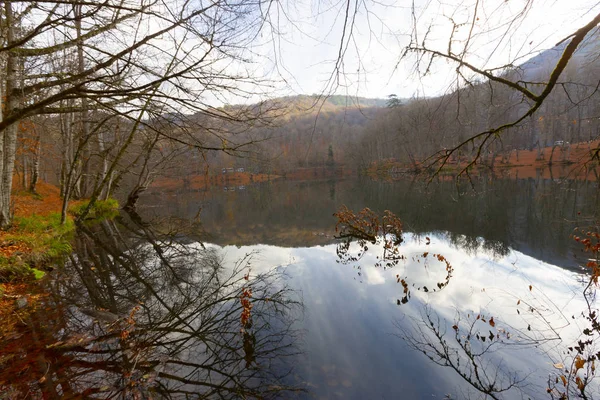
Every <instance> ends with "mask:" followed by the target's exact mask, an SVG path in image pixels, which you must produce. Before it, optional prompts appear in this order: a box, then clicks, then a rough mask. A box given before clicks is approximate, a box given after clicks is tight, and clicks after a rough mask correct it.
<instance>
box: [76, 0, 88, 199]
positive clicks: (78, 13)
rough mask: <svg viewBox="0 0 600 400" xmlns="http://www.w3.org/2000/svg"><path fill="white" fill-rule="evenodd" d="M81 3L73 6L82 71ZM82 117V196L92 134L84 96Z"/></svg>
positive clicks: (79, 61)
mask: <svg viewBox="0 0 600 400" xmlns="http://www.w3.org/2000/svg"><path fill="white" fill-rule="evenodd" d="M81 7H82V6H81V4H77V5H75V6H73V11H74V13H75V29H76V31H77V39H78V42H77V72H78V73H82V72H83V71H84V69H85V63H84V59H83V39H81V18H82V17H81V13H82V10H81ZM79 118H80V127H81V131H80V137H79V143H80V146H83V155H82V157H81V161H82V174H81V178H80V181H79V182H80V184H81V193H80V195H81V196H87V193H88V190H89V183H90V150H89V146H90V145H89V140H88V139H89V135H90V123H89V112H88V99H87V98H86V97H85V96H84V97H82V99H81V112H80V115H79Z"/></svg>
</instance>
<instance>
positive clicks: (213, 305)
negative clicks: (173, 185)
mask: <svg viewBox="0 0 600 400" xmlns="http://www.w3.org/2000/svg"><path fill="white" fill-rule="evenodd" d="M121 222H122V225H117V224H115V223H113V222H111V221H105V222H102V223H101V224H100V225H97V226H94V227H93V228H90V227H80V229H79V234H78V236H77V241H76V246H75V251H74V254H73V255H72V257H71V260H70V262H69V263H68V264H67V265H66V266H65V269H64V271H63V272H61V273H60V278H59V279H57V280H55V281H53V283H51V286H52V287H51V294H50V295H49V297H48V298H47V301H43V302H42V303H43V304H44V306H45V307H47V308H48V309H49V310H52V311H51V312H52V314H53V315H51V318H49V321H50V322H45V321H44V314H43V313H44V311H42V309H40V310H38V311H33V310H29V313H28V318H29V320H28V321H30V322H29V323H27V321H25V323H27V326H23V327H22V335H23V336H22V338H25V339H28V340H30V339H31V338H33V339H34V340H33V342H35V343H27V344H25V345H24V346H22V347H23V348H24V349H25V350H18V349H17V348H16V347H17V346H16V344H17V342H15V340H12V342H11V341H10V340H9V341H8V342H11V343H8V342H6V341H5V343H4V345H3V347H4V350H7V349H12V350H14V351H15V352H16V354H14V356H15V357H19V356H20V357H24V356H26V357H27V358H28V359H30V360H33V361H30V362H31V363H32V364H33V365H34V366H35V368H33V367H31V366H26V368H25V367H24V368H22V370H23V371H26V372H24V373H23V374H21V376H19V379H16V380H15V381H13V382H10V383H11V384H12V385H10V386H7V388H9V389H10V390H12V391H13V393H14V394H15V396H17V397H19V395H21V394H25V393H26V392H27V391H28V390H32V389H33V390H34V392H37V393H40V394H42V395H43V396H46V397H48V398H58V397H67V398H68V397H79V396H93V397H99V398H112V397H135V398H146V397H148V396H151V395H152V393H155V394H159V395H160V396H163V397H168V398H171V397H174V398H185V397H186V396H192V397H194V398H198V397H211V398H212V397H219V398H241V397H269V396H271V395H273V396H274V395H276V394H278V393H281V392H282V391H289V390H294V388H291V387H288V386H284V385H283V384H282V383H281V382H282V380H283V379H284V378H286V376H287V375H288V374H289V372H290V368H289V365H287V362H286V359H287V358H289V357H291V356H292V355H294V354H295V353H296V348H295V340H296V338H297V332H295V331H294V330H292V328H291V323H292V319H293V315H294V313H296V312H298V311H299V303H297V302H295V301H294V300H293V294H292V293H291V292H290V290H289V289H287V288H286V287H285V285H284V284H283V283H282V281H281V280H279V279H278V278H279V273H278V272H277V271H273V272H270V273H267V274H259V275H257V276H252V277H250V278H249V279H248V280H246V279H244V276H245V275H246V274H247V272H248V269H249V268H250V264H251V256H248V257H247V258H245V259H243V260H240V261H239V262H238V263H237V264H236V265H235V266H233V267H232V268H225V267H224V265H223V263H222V259H221V257H220V255H219V253H218V251H217V250H216V249H214V248H204V247H203V246H201V245H183V244H181V243H180V242H177V241H175V240H174V239H173V237H161V236H158V235H155V234H154V233H153V232H152V231H151V230H150V229H149V228H148V227H144V226H143V225H140V224H136V223H133V222H131V221H121ZM243 290H250V291H251V293H252V296H251V301H252V310H251V317H250V318H251V320H250V321H249V322H248V323H246V324H245V326H244V328H245V329H243V332H242V325H241V322H240V314H241V312H242V306H241V303H240V296H241V293H242V291H243ZM31 321H35V322H31ZM20 340H21V341H22V340H23V339H20ZM30 341H31V340H30ZM11 346H12V347H11ZM19 351H20V353H19ZM23 351H25V353H23ZM3 353H4V354H7V353H6V352H5V351H3ZM7 357H10V356H7ZM1 367H3V369H5V371H4V372H7V370H6V368H4V367H6V365H1ZM33 370H36V371H38V373H31V374H29V373H28V372H31V371H33ZM39 371H45V372H39ZM12 372H14V371H12ZM2 373H3V372H2V371H1V370H0V374H2ZM36 381H37V382H36Z"/></svg>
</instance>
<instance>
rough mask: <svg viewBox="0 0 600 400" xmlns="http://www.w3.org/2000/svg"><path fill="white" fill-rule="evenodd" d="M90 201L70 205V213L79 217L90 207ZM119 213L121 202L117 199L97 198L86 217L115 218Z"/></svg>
mask: <svg viewBox="0 0 600 400" xmlns="http://www.w3.org/2000/svg"><path fill="white" fill-rule="evenodd" d="M88 204H89V202H88V201H83V202H81V203H78V204H75V205H73V206H71V207H69V213H71V214H72V215H74V216H75V217H79V216H81V215H82V214H83V212H84V211H85V210H86V208H87V207H88ZM118 214H119V202H118V201H117V200H115V199H108V200H97V201H96V202H95V203H94V204H93V205H92V207H91V208H90V211H89V212H88V214H87V215H86V217H85V220H86V221H92V222H93V221H100V220H104V219H110V218H114V217H116V216H117V215H118Z"/></svg>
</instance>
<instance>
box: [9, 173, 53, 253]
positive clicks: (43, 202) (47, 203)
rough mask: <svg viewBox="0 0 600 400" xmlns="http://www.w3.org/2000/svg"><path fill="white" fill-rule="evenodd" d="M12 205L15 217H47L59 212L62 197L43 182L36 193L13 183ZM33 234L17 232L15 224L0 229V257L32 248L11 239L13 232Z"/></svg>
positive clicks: (24, 242)
mask: <svg viewBox="0 0 600 400" xmlns="http://www.w3.org/2000/svg"><path fill="white" fill-rule="evenodd" d="M12 200H13V202H14V203H13V207H14V212H15V214H14V216H15V218H16V219H19V218H29V217H33V216H39V217H48V216H49V215H50V214H52V213H60V210H61V206H62V199H61V198H60V190H59V189H58V188H57V187H56V186H54V185H50V184H48V183H45V182H40V183H38V185H37V193H36V194H34V193H31V192H29V191H25V190H23V189H22V188H20V187H17V185H16V184H13V196H12ZM17 233H18V234H23V235H33V234H34V233H33V232H29V233H28V232H19V226H18V225H16V224H15V226H13V227H12V228H11V229H9V230H7V231H0V257H5V258H9V257H12V256H13V255H14V254H15V253H17V254H20V253H23V254H24V253H27V252H30V251H31V250H32V249H31V248H30V247H29V246H28V245H27V244H26V241H19V240H13V239H12V238H13V237H14V235H15V234H17Z"/></svg>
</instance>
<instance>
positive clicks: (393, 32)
mask: <svg viewBox="0 0 600 400" xmlns="http://www.w3.org/2000/svg"><path fill="white" fill-rule="evenodd" d="M288 3H289V4H283V3H281V2H280V3H277V4H280V8H278V9H272V10H271V21H272V22H273V23H274V24H275V25H277V29H278V34H276V35H273V36H271V35H269V34H268V32H263V35H262V36H261V37H259V38H257V39H256V41H255V43H254V46H252V48H251V49H249V51H251V52H252V53H253V54H254V56H253V57H254V59H255V60H257V62H256V65H255V68H256V72H257V73H259V74H263V75H264V76H267V77H269V78H271V79H273V80H275V81H276V83H275V85H274V88H275V89H276V90H273V91H271V92H270V95H271V96H279V95H293V94H313V93H322V92H323V91H326V92H327V93H329V94H331V93H333V92H335V93H336V94H349V95H358V96H365V97H379V98H381V97H386V96H387V95H389V94H391V93H394V94H397V95H398V96H399V97H412V96H415V95H420V96H423V95H424V96H431V95H437V94H441V93H443V92H445V91H448V90H451V88H452V81H453V80H454V79H455V78H456V75H455V73H454V72H453V68H452V67H451V66H450V65H448V63H446V62H443V61H442V60H439V61H438V62H437V63H435V64H434V65H433V68H432V70H431V73H430V75H429V76H428V77H425V78H420V76H419V74H418V73H415V67H414V60H415V59H414V57H409V58H407V59H405V60H403V61H401V56H402V53H403V51H404V48H405V46H406V45H407V44H408V43H409V41H410V38H411V31H412V29H413V27H414V26H415V24H414V23H413V21H415V20H416V27H417V30H416V32H417V37H418V39H419V41H422V40H423V38H424V35H425V33H426V31H427V30H429V35H428V40H427V43H428V46H429V47H431V48H435V49H437V50H441V51H443V52H446V51H447V49H448V40H449V37H450V35H451V32H452V26H453V24H452V21H454V22H455V23H457V24H463V25H460V26H459V28H458V30H457V31H456V33H455V34H454V38H455V41H454V42H453V52H459V51H460V50H461V49H462V48H463V47H464V45H465V41H464V39H465V38H466V37H467V36H468V33H469V32H472V37H473V38H472V39H471V40H470V42H469V46H468V51H467V60H468V61H470V62H471V63H473V64H476V65H478V66H484V67H486V68H490V67H496V66H500V65H504V64H507V63H509V62H516V64H519V63H522V62H524V61H525V60H527V58H529V57H531V56H532V55H534V54H535V53H536V52H539V51H541V50H543V49H547V48H550V47H552V46H553V45H554V44H555V43H556V42H557V41H559V40H561V39H563V38H564V37H566V36H567V35H568V34H570V33H572V32H574V31H575V30H577V29H578V28H580V27H581V26H583V25H585V24H586V23H588V22H589V21H590V20H591V19H592V18H593V17H594V16H595V15H596V14H597V13H598V12H599V11H600V5H599V3H598V0H552V1H543V0H533V1H532V0H530V1H527V0H480V1H479V6H478V7H477V15H474V10H475V9H476V7H475V3H477V0H465V1H456V0H445V1H434V0H415V2H414V3H415V11H416V12H415V16H414V19H413V14H412V9H411V4H412V0H399V1H391V0H384V1H383V2H372V1H369V0H366V2H364V3H360V4H359V5H358V10H357V13H356V17H355V19H354V24H353V28H352V36H351V38H350V41H349V42H347V43H348V46H347V50H345V52H344V57H343V60H344V62H343V64H342V65H341V67H342V70H343V73H342V74H341V75H339V78H340V79H339V80H338V79H337V76H335V75H332V74H333V73H334V69H335V68H334V67H335V61H336V60H337V59H338V55H339V53H340V41H341V38H342V33H343V31H344V23H345V11H346V4H347V3H346V2H345V0H341V1H331V2H324V1H319V0H314V1H312V2H311V1H289V2H288ZM282 4H283V5H282ZM528 5H529V6H530V7H529V6H528ZM523 10H526V12H525V13H523ZM353 14H354V4H352V5H351V6H350V8H349V15H350V18H352V15H353ZM472 21H475V25H474V26H473V28H472V30H471V22H472ZM349 32H350V24H349V23H348V24H346V38H348V33H349ZM507 32H508V35H505V34H506V33H507ZM332 79H333V81H332ZM332 82H334V86H333V87H332V85H331V84H332ZM253 100H254V101H255V100H257V99H253ZM234 102H235V101H234Z"/></svg>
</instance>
